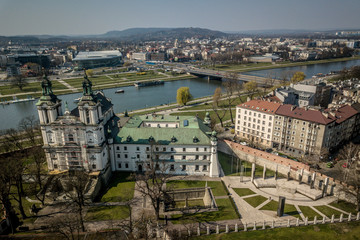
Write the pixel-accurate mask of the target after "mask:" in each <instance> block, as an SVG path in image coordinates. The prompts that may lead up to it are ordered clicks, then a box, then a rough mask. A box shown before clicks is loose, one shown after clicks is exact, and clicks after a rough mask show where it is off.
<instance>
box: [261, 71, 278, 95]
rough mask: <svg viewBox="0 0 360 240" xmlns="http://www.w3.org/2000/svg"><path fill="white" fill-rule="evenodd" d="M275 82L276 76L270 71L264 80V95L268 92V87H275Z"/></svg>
mask: <svg viewBox="0 0 360 240" xmlns="http://www.w3.org/2000/svg"><path fill="white" fill-rule="evenodd" d="M275 82H276V78H275V76H274V75H273V74H272V73H269V74H268V75H267V76H266V79H265V82H264V86H263V89H264V92H263V95H265V94H266V93H267V91H268V89H271V88H272V87H274V85H275Z"/></svg>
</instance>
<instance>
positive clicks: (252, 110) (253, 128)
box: [235, 100, 280, 147]
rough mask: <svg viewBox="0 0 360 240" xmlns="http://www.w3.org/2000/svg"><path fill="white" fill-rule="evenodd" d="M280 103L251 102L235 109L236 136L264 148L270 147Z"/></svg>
mask: <svg viewBox="0 0 360 240" xmlns="http://www.w3.org/2000/svg"><path fill="white" fill-rule="evenodd" d="M279 107H280V103H276V102H271V101H263V100H251V101H248V102H246V103H243V104H240V105H238V106H237V107H236V123H235V129H236V130H235V131H236V135H237V136H238V137H240V138H243V139H246V140H248V141H250V142H253V143H257V144H260V145H263V146H266V147H271V146H272V135H273V125H274V117H275V112H276V110H277V109H278V108H279Z"/></svg>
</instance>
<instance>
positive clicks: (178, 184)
mask: <svg viewBox="0 0 360 240" xmlns="http://www.w3.org/2000/svg"><path fill="white" fill-rule="evenodd" d="M205 184H206V181H188V180H187V181H176V180H174V181H169V182H168V183H167V187H168V188H170V189H182V188H198V187H205ZM207 184H208V187H211V190H212V192H213V194H214V196H226V195H227V192H226V190H225V189H224V186H223V184H222V182H221V181H208V182H207Z"/></svg>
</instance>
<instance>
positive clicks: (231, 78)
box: [223, 73, 239, 123]
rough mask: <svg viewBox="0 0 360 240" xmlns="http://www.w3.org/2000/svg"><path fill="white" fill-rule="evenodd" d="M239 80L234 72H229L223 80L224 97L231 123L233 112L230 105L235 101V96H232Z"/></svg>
mask: <svg viewBox="0 0 360 240" xmlns="http://www.w3.org/2000/svg"><path fill="white" fill-rule="evenodd" d="M238 82H239V80H238V79H237V74H236V73H229V74H228V75H227V77H226V81H223V86H224V87H225V91H226V92H225V98H226V101H227V105H228V111H229V112H230V119H231V123H234V118H233V113H232V111H231V107H232V106H233V103H234V102H235V101H236V98H234V97H233V95H234V93H235V91H236V87H237V85H238Z"/></svg>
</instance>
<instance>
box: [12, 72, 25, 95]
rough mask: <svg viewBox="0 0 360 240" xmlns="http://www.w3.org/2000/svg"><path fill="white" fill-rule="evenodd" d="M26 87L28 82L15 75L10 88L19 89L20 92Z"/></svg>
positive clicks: (21, 76) (22, 77)
mask: <svg viewBox="0 0 360 240" xmlns="http://www.w3.org/2000/svg"><path fill="white" fill-rule="evenodd" d="M27 85H28V82H27V80H26V78H25V77H24V76H23V75H21V74H19V75H16V76H14V77H13V78H12V79H11V86H12V87H17V88H19V89H20V91H22V90H23V88H24V87H25V86H27Z"/></svg>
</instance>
